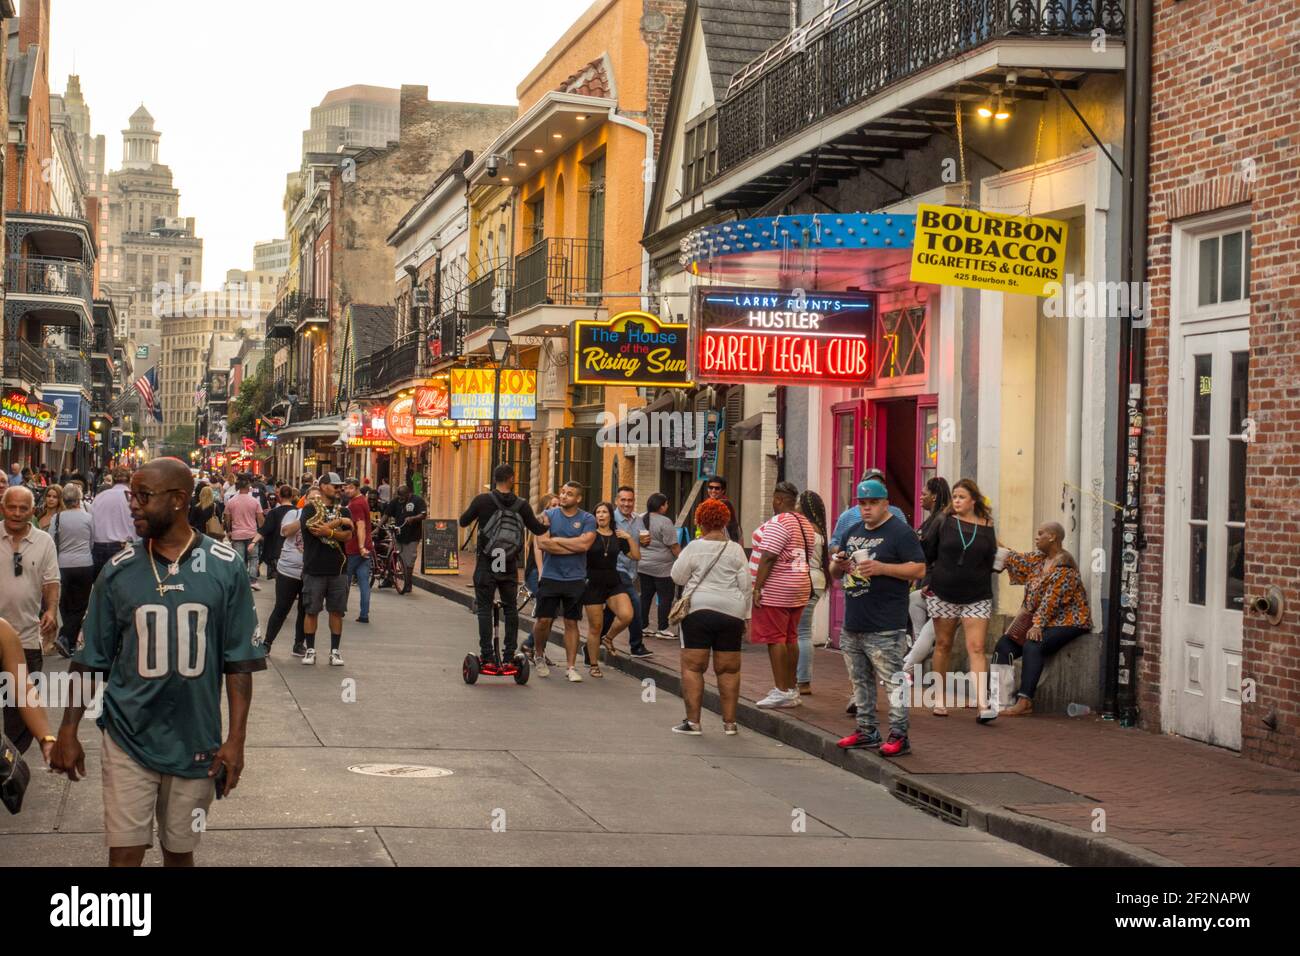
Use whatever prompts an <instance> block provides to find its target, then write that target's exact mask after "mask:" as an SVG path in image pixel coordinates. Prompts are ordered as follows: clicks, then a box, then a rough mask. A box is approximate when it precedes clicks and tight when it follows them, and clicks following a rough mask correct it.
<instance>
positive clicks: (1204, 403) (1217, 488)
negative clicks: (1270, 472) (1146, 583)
mask: <svg viewBox="0 0 1300 956" xmlns="http://www.w3.org/2000/svg"><path fill="white" fill-rule="evenodd" d="M1182 353H1183V355H1182V377H1181V379H1179V383H1178V385H1177V386H1173V385H1171V389H1172V388H1173V387H1178V388H1181V390H1182V394H1181V395H1180V396H1179V405H1180V407H1179V408H1178V409H1177V417H1175V416H1174V415H1172V414H1171V416H1170V437H1169V447H1170V456H1171V458H1173V459H1174V467H1173V469H1172V470H1171V476H1172V477H1173V479H1174V481H1173V482H1172V483H1171V484H1172V486H1173V488H1174V489H1176V495H1177V499H1176V501H1175V502H1171V503H1170V504H1171V506H1172V508H1173V509H1176V515H1177V518H1176V519H1175V520H1176V524H1175V527H1174V529H1173V531H1174V534H1173V541H1172V548H1171V549H1170V551H1169V554H1168V556H1167V557H1166V559H1165V560H1166V561H1167V562H1168V563H1169V565H1171V566H1172V567H1173V568H1175V569H1176V570H1175V572H1174V573H1173V574H1169V575H1166V577H1165V607H1166V608H1167V609H1168V619H1167V620H1168V625H1169V626H1168V629H1167V630H1166V634H1167V635H1168V638H1167V639H1168V640H1170V641H1171V642H1172V645H1173V648H1172V649H1173V654H1172V655H1171V658H1172V660H1171V664H1172V667H1173V671H1174V674H1173V678H1174V680H1173V688H1174V698H1175V699H1174V707H1173V711H1174V714H1173V726H1172V728H1171V729H1172V730H1173V731H1174V732H1175V733H1178V734H1181V735H1183V736H1185V737H1191V738H1193V739H1195V740H1203V741H1205V742H1206V743H1211V744H1216V745H1218V746H1220V747H1228V748H1231V749H1233V750H1240V749H1241V650H1242V649H1241V632H1242V612H1243V610H1244V602H1245V569H1246V560H1245V546H1246V526H1245V518H1246V452H1247V447H1248V445H1247V438H1248V437H1249V436H1248V434H1247V432H1246V430H1245V429H1246V428H1247V425H1246V418H1247V410H1246V409H1247V405H1246V398H1247V387H1248V384H1249V382H1248V376H1249V358H1250V353H1249V350H1248V333H1247V331H1246V330H1245V329H1242V330H1239V331H1231V332H1213V333H1208V334H1200V335H1188V336H1186V337H1184V338H1183V340H1182Z"/></svg>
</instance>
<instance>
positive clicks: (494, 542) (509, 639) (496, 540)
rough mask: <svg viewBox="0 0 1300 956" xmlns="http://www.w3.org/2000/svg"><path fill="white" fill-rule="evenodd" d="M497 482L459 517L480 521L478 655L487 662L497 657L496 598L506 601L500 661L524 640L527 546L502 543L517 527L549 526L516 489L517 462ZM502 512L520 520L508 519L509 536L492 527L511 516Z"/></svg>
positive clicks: (500, 469) (542, 529)
mask: <svg viewBox="0 0 1300 956" xmlns="http://www.w3.org/2000/svg"><path fill="white" fill-rule="evenodd" d="M492 481H493V484H494V485H495V487H494V488H493V490H492V491H485V492H484V493H483V494H481V495H476V496H475V497H474V500H473V501H471V502H470V503H469V507H468V508H466V509H465V513H464V514H463V515H461V516H460V526H461V527H462V528H468V527H469V526H470V525H471V524H474V523H476V522H477V524H478V548H477V550H476V554H477V560H476V561H475V563H474V611H475V613H476V614H477V615H478V645H479V657H480V658H481V659H482V660H483V661H489V660H491V659H492V653H493V647H492V602H493V598H494V597H496V598H499V599H500V601H501V613H502V616H503V617H504V618H505V628H506V633H505V640H504V641H503V644H502V648H501V661H502V663H506V662H509V661H510V660H512V659H513V658H514V656H515V646H516V642H517V641H518V639H519V558H520V555H521V553H522V551H521V550H516V549H515V548H514V547H505V546H501V545H500V542H501V540H503V539H504V538H505V537H510V538H511V539H512V540H513V539H514V538H515V534H514V531H530V532H532V533H533V534H545V533H546V525H544V524H542V523H541V522H540V521H538V520H537V516H536V515H535V514H533V509H532V506H531V505H529V504H528V502H527V501H525V500H524V499H523V498H520V497H518V496H517V495H516V494H515V470H514V469H513V468H512V467H510V466H509V465H497V467H496V470H495V471H493V472H492ZM500 511H506V512H511V513H513V514H514V515H517V516H518V518H519V521H518V524H517V525H516V524H515V523H514V521H513V519H509V520H510V521H511V524H512V526H513V527H512V529H511V533H510V534H509V535H504V534H499V533H498V534H493V530H494V529H495V528H498V527H500V526H501V524H502V522H503V520H506V519H505V516H504V515H503V516H502V517H499V518H498V517H496V515H497V513H498V512H500ZM494 519H495V524H494V523H493V522H494ZM485 532H486V533H485ZM523 541H524V538H523V535H522V534H519V535H518V543H519V545H520V546H521V547H522V545H523Z"/></svg>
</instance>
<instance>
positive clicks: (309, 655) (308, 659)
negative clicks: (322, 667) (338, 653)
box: [302, 647, 316, 664]
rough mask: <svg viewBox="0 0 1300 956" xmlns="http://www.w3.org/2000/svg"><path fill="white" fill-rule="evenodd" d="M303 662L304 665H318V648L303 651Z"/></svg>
mask: <svg viewBox="0 0 1300 956" xmlns="http://www.w3.org/2000/svg"><path fill="white" fill-rule="evenodd" d="M302 662H303V663H304V664H315V663H316V648H314V647H309V648H307V650H305V651H303V653H302Z"/></svg>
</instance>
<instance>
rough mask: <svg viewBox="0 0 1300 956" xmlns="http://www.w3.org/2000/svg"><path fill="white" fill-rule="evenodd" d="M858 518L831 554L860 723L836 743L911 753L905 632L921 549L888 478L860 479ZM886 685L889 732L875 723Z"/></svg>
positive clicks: (921, 563)
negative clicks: (900, 514) (880, 690)
mask: <svg viewBox="0 0 1300 956" xmlns="http://www.w3.org/2000/svg"><path fill="white" fill-rule="evenodd" d="M862 490H864V491H865V492H866V494H865V495H861V496H860V497H862V498H863V499H864V504H863V505H862V511H863V517H862V520H860V521H858V522H856V523H854V524H853V525H852V526H851V527H849V529H848V530H847V531H846V532H845V534H844V537H843V539H842V540H841V547H840V550H839V551H837V552H836V553H835V556H834V558H833V559H832V560H831V576H832V577H835V578H842V579H843V581H844V630H843V631H842V632H841V633H840V651H841V652H842V653H843V654H844V659H845V661H847V662H848V667H849V677H850V679H851V680H852V681H853V700H854V703H856V704H857V719H858V729H857V730H856V731H854V732H853V733H852V734H849V736H847V737H845V738H844V739H843V740H841V741H840V742H839V745H840V747H842V748H844V749H846V750H847V749H850V748H858V747H861V748H867V749H872V750H874V749H877V748H878V749H879V751H880V753H881V755H882V756H886V757H897V756H901V755H902V754H906V753H909V752H910V751H911V746H910V744H909V743H908V739H907V689H908V688H907V684H906V683H905V682H904V680H903V654H904V652H905V647H904V644H905V642H906V635H907V595H908V589H909V587H910V584H911V582H912V581H916V580H919V579H920V578H922V577H924V575H925V553H924V552H923V551H922V550H921V542H920V541H918V540H917V537H916V532H914V531H913V530H912V529H911V528H910V527H908V526H907V523H906V522H904V521H901V520H900V519H899V518H897V517H895V516H894V515H892V514H890V512H889V498H888V493H887V492H886V491H885V486H884V484H882V483H881V482H879V481H876V480H875V479H871V480H868V481H865V482H863V484H862ZM881 682H883V683H884V684H885V687H886V688H887V689H888V690H889V739H888V740H887V741H885V742H883V743H882V742H881V739H880V731H879V730H878V729H877V728H876V686H877V684H878V683H881Z"/></svg>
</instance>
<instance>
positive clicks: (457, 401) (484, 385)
mask: <svg viewBox="0 0 1300 956" xmlns="http://www.w3.org/2000/svg"><path fill="white" fill-rule="evenodd" d="M495 388H496V369H491V368H454V369H452V370H451V417H452V418H485V419H487V420H488V421H491V420H492V399H493V395H494V393H495ZM496 417H497V418H498V419H500V420H501V421H532V420H533V419H535V418H536V417H537V370H536V369H531V368H504V369H502V370H501V401H500V404H499V406H498V408H497V415H496Z"/></svg>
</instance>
